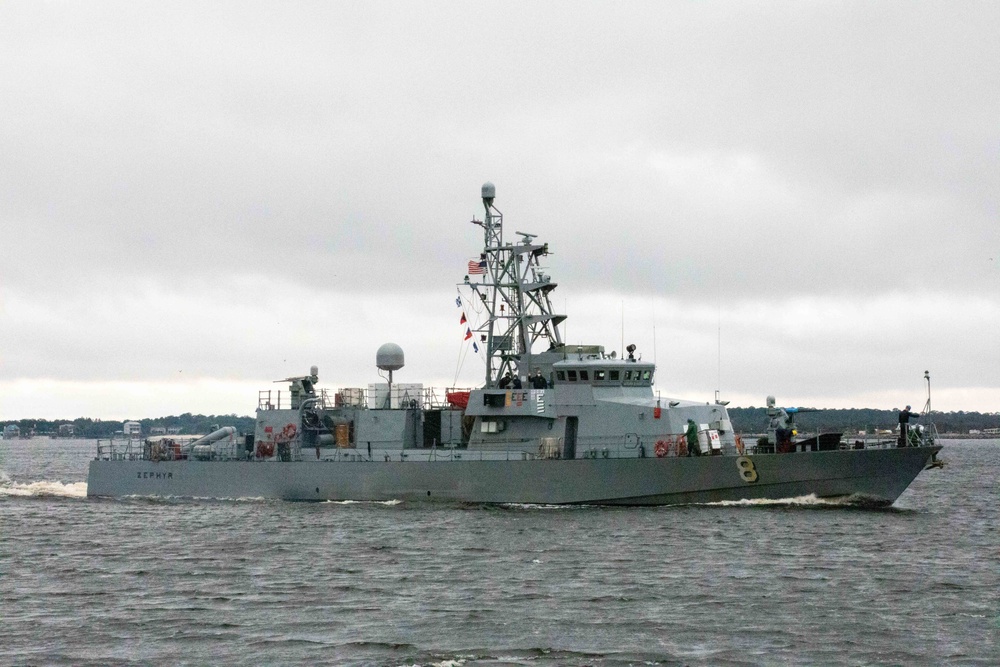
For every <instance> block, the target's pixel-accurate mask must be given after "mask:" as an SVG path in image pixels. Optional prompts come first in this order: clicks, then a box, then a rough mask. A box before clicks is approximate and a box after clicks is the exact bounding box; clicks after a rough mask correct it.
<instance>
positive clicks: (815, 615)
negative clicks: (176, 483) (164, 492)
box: [0, 439, 1000, 667]
mask: <svg viewBox="0 0 1000 667" xmlns="http://www.w3.org/2000/svg"><path fill="white" fill-rule="evenodd" d="M946 445H947V448H946V450H945V452H944V454H943V458H944V459H945V460H946V461H948V464H949V465H948V466H946V467H945V468H944V469H941V470H931V471H926V472H924V473H922V474H921V475H920V477H918V479H917V480H916V482H915V483H914V484H913V485H912V487H911V488H910V489H909V490H908V491H907V492H906V493H905V494H904V495H903V496H902V497H901V498H900V499H899V500H898V501H897V502H896V504H895V505H894V506H893V507H892V508H890V509H882V510H871V509H859V508H850V507H839V506H832V505H827V504H824V503H817V502H812V503H810V502H808V501H799V502H793V503H778V504H746V505H721V506H720V505H713V506H689V507H671V508H634V509H612V508H597V507H584V508H569V507H564V508H536V507H464V506H428V505H419V504H409V503H398V504H391V503H389V504H380V503H354V504H351V503H316V504H310V503H285V502H276V501H260V500H244V501H231V502H222V501H218V502H206V501H181V500H150V499H127V500H88V499H86V498H85V497H84V496H85V494H86V465H87V461H88V459H89V458H90V457H91V456H92V454H93V447H94V446H93V442H86V441H72V440H69V441H67V440H53V441H48V440H42V439H36V440H31V441H10V442H6V441H4V442H0V664H16V665H62V664H65V665H109V664H110V665H117V664H191V665H203V664H218V665H258V664H287V665H314V664H333V665H437V666H440V667H457V666H460V665H462V666H466V667H474V666H480V665H632V664H634V665H757V664H795V665H802V664H809V665H815V664H831V665H884V664H899V665H940V664H955V665H997V664H1000V642H998V636H1000V538H998V536H997V535H998V531H997V527H998V526H1000V522H998V514H1000V511H998V486H997V484H998V483H997V479H998V472H1000V441H997V440H991V441H982V440H981V441H953V442H947V443H946Z"/></svg>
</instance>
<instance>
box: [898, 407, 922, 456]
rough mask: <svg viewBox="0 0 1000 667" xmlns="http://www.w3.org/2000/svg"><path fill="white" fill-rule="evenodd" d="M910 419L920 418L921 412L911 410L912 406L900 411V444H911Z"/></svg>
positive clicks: (902, 445)
mask: <svg viewBox="0 0 1000 667" xmlns="http://www.w3.org/2000/svg"><path fill="white" fill-rule="evenodd" d="M910 419H920V413H916V412H910V406H909V405H907V406H906V409H905V410H900V411H899V446H900V447H907V446H909V444H910V423H909V422H910Z"/></svg>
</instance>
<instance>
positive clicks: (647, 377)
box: [642, 371, 653, 382]
mask: <svg viewBox="0 0 1000 667" xmlns="http://www.w3.org/2000/svg"><path fill="white" fill-rule="evenodd" d="M652 377H653V374H652V373H651V372H650V371H643V372H642V379H643V380H645V381H646V382H649V380H650V378H652Z"/></svg>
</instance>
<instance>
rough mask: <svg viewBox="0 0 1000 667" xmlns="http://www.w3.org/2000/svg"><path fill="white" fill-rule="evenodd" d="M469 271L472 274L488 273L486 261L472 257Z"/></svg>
mask: <svg viewBox="0 0 1000 667" xmlns="http://www.w3.org/2000/svg"><path fill="white" fill-rule="evenodd" d="M469 273H470V274H471V275H477V274H481V273H486V262H485V261H484V260H478V259H470V260H469Z"/></svg>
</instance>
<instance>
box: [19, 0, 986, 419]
mask: <svg viewBox="0 0 1000 667" xmlns="http://www.w3.org/2000/svg"><path fill="white" fill-rule="evenodd" d="M998 28H1000V10H998V9H997V7H996V6H995V5H994V4H991V3H966V4H963V5H961V6H958V7H956V6H953V5H949V4H934V3H922V4H920V5H918V6H913V5H893V4H880V5H874V6H872V5H869V4H866V3H847V4H843V3H842V4H836V5H819V4H801V3H771V4H745V3H728V4H714V5H710V6H704V5H670V4H668V5H662V4H660V3H649V4H638V5H636V4H633V5H628V6H622V5H619V4H613V3H598V4H589V5H584V6H579V5H577V4H568V3H567V4H545V5H542V6H537V5H534V4H530V3H527V4H522V5H517V4H514V5H511V4H507V5H503V6H502V7H497V6H495V5H490V4H486V3H483V4H477V3H459V4H444V3H441V4H438V3H429V4H422V5H421V4H411V5H403V6H399V5H397V4H389V3H387V4H377V3H375V4H373V3H366V4H365V5H363V6H357V7H352V6H344V5H337V4H334V5H326V4H322V3H282V4H278V3H260V4H253V5H246V4H243V3H234V4H228V5H226V4H223V5H219V4H213V5H211V6H203V5H199V4H196V3H192V4H189V5H161V4H155V3H149V4H142V3H96V4H94V3H92V4H75V3H49V4H45V5H40V4H36V3H6V4H4V5H3V7H2V8H0V118H2V120H3V122H2V123H0V151H2V154H3V155H4V162H5V165H4V168H3V169H0V225H2V228H3V230H4V235H3V236H4V240H5V243H4V247H5V258H4V261H3V263H2V264H0V278H2V283H0V312H2V313H3V316H4V318H5V319H6V320H7V321H16V322H17V323H18V326H16V327H7V328H5V329H4V331H3V333H0V345H2V349H3V352H2V356H0V379H6V380H10V381H12V380H14V379H17V378H31V377H36V376H38V375H39V374H41V375H43V376H45V377H49V378H56V377H64V378H67V379H78V380H81V381H90V382H97V381H100V380H106V379H116V380H120V379H130V380H136V381H150V382H152V381H156V380H160V379H163V378H165V377H167V376H168V375H169V374H171V373H173V374H176V373H178V371H179V370H181V369H179V368H175V366H186V367H189V368H190V367H194V368H195V369H197V370H196V371H195V372H196V374H198V375H199V377H220V378H229V377H236V378H239V379H248V374H249V375H250V376H254V377H257V376H259V375H264V376H265V377H270V375H274V374H275V373H276V372H279V373H280V372H285V369H284V366H283V364H284V363H291V362H278V361H276V359H277V355H275V354H274V350H273V347H274V345H275V341H276V340H282V341H285V343H283V344H287V346H288V348H289V349H290V350H293V351H294V354H293V358H294V359H296V363H301V364H305V365H306V366H308V364H309V363H312V362H311V361H310V359H313V358H314V356H315V355H314V354H311V353H310V352H309V348H312V349H314V350H315V349H317V348H320V349H321V348H324V347H330V348H332V349H331V351H330V352H329V353H327V352H324V354H329V357H328V358H329V362H328V364H327V365H341V364H344V363H345V362H344V361H343V359H342V357H343V356H345V355H346V356H358V355H360V356H361V357H365V358H366V355H367V356H370V355H368V353H367V352H357V348H356V347H352V346H363V345H365V344H369V343H370V342H371V337H372V336H375V335H384V337H392V336H393V331H394V330H398V329H399V327H396V328H395V329H393V327H390V326H388V325H383V323H382V322H383V319H387V320H389V321H390V323H391V320H392V319H393V314H392V313H391V312H390V311H389V306H390V305H395V306H396V307H397V308H400V307H403V308H404V310H403V311H402V312H405V316H406V317H412V316H413V313H412V312H411V311H410V310H408V309H406V308H405V306H406V305H407V304H413V303H420V304H422V305H423V308H424V312H423V313H421V317H422V318H423V315H426V316H427V317H426V319H421V325H422V326H424V327H425V328H426V330H427V331H433V332H434V336H414V337H413V342H414V344H415V345H419V346H422V345H424V344H426V345H428V346H434V345H437V344H439V343H438V339H440V338H442V337H444V338H447V336H449V335H451V332H452V329H453V328H454V327H453V326H452V323H451V322H442V323H440V324H435V317H441V318H442V319H444V318H447V317H450V313H448V312H447V311H445V312H444V313H442V314H440V315H439V314H438V313H435V312H433V309H434V306H433V305H432V304H435V303H438V302H441V301H447V299H448V297H447V295H448V294H450V293H451V287H450V285H452V284H453V283H455V282H457V281H459V280H460V279H461V276H462V266H463V264H464V262H465V261H466V260H467V259H468V258H469V257H471V256H474V255H475V254H476V253H477V252H478V242H479V237H478V235H477V234H476V228H474V227H472V226H470V225H468V224H467V221H468V220H469V219H470V218H471V217H472V216H473V215H481V204H480V203H479V202H478V198H477V195H478V186H479V184H480V183H481V182H482V181H484V180H492V181H494V182H495V183H497V186H498V201H497V204H498V206H499V207H500V209H501V210H503V211H504V213H505V215H506V216H507V220H508V224H509V225H510V228H511V229H512V230H513V229H519V230H524V231H531V232H534V233H538V234H540V235H541V236H542V237H543V238H545V239H546V240H549V241H551V242H552V244H553V249H554V250H555V253H556V254H554V255H553V256H552V257H551V258H550V260H551V261H550V263H551V264H552V266H553V269H554V273H555V274H556V278H557V279H558V280H559V281H560V282H561V284H562V285H561V287H560V289H559V291H558V292H557V295H559V297H560V298H563V299H565V300H566V301H567V302H568V303H571V304H574V305H575V306H576V307H577V308H579V309H580V312H571V313H570V315H571V316H573V317H574V318H577V317H578V319H579V321H580V322H581V323H583V322H595V323H598V324H597V326H599V323H600V322H601V320H602V317H604V313H602V312H596V313H592V312H590V310H589V308H590V307H591V306H590V301H591V300H590V299H588V295H592V294H594V293H601V294H612V295H614V294H619V295H621V296H620V298H621V299H631V298H640V299H643V300H650V302H652V301H653V300H660V301H662V300H664V299H667V300H672V301H671V302H672V303H673V302H676V303H677V304H678V306H677V307H678V308H679V309H680V310H682V311H690V310H697V309H700V308H703V307H705V304H708V307H709V309H710V310H711V309H713V308H714V309H716V310H718V309H719V308H724V309H725V311H726V312H740V313H743V315H744V316H745V318H746V321H747V323H748V324H747V326H746V328H745V329H734V331H733V332H732V334H731V335H733V336H734V337H735V336H737V335H738V336H740V337H741V338H745V339H746V341H747V343H746V348H745V351H746V354H743V353H741V355H740V361H739V364H738V367H739V368H743V369H744V372H745V375H746V381H745V384H746V385H747V389H746V391H747V393H748V394H750V393H752V392H753V391H754V390H753V389H752V388H751V387H750V386H749V385H751V384H752V383H753V382H754V381H755V379H769V378H768V377H767V376H766V373H767V371H766V368H768V364H762V363H757V362H753V361H752V360H754V359H758V360H759V359H760V358H766V359H769V360H772V361H774V362H775V364H777V359H776V358H780V357H782V356H786V357H787V356H793V357H795V359H796V361H795V362H794V364H787V363H786V364H785V366H787V365H794V366H796V367H798V368H813V367H816V368H828V369H829V371H830V372H828V373H826V374H825V375H824V374H823V373H821V372H819V373H817V374H816V375H813V374H811V373H806V372H802V371H798V372H796V373H794V374H789V373H785V374H784V375H783V377H790V375H795V376H796V377H798V382H797V383H796V382H790V384H789V386H788V390H789V391H790V392H794V393H798V394H801V393H802V392H804V391H813V389H812V388H811V386H810V384H809V383H811V382H813V379H814V378H815V379H816V381H819V379H820V378H826V379H824V380H823V381H824V382H831V383H832V382H833V380H831V379H829V378H831V377H836V375H837V369H839V368H843V367H844V365H845V363H846V365H847V366H848V367H855V366H857V365H858V363H859V362H860V361H861V360H864V362H865V363H864V367H866V368H875V367H877V368H878V370H879V371H880V374H879V377H883V378H884V377H887V376H891V377H893V378H895V380H894V381H895V382H896V383H897V384H898V383H899V382H903V381H904V378H903V377H897V376H896V375H894V373H893V370H892V369H894V368H897V367H899V366H900V365H904V364H907V363H909V362H908V360H906V359H903V358H899V357H897V356H895V355H893V354H892V350H893V349H898V348H903V349H907V348H918V349H919V350H920V353H921V354H920V356H921V358H922V359H925V360H928V361H927V362H921V363H917V365H918V366H919V365H922V364H923V363H931V362H932V361H935V360H936V361H938V367H940V368H942V369H944V368H948V369H963V370H962V371H961V374H959V375H957V376H956V377H955V378H954V381H953V382H952V385H953V386H954V387H955V388H956V390H957V388H960V387H963V386H966V387H971V386H976V387H979V386H987V387H992V389H991V391H992V392H994V393H993V394H991V396H992V397H993V398H991V399H989V400H993V401H994V402H995V403H997V402H1000V389H998V388H997V386H996V380H995V379H990V376H989V374H981V373H980V372H979V370H977V369H981V368H983V367H984V366H985V367H991V366H992V367H993V368H994V369H995V368H998V367H1000V358H998V354H1000V353H998V352H997V346H996V344H995V342H994V341H993V340H992V338H991V337H990V336H988V335H987V334H986V333H985V332H987V331H991V330H992V331H995V330H996V328H997V325H998V324H1000V319H998V318H1000V316H998V315H996V312H997V304H998V299H1000V296H998V295H1000V231H998V229H1000V225H998V224H997V217H998V216H997V214H998V210H997V209H998V207H997V194H996V193H997V191H998V188H997V186H998V182H997V174H998V170H997V165H998V163H1000V141H998V139H1000V137H998V133H997V126H996V122H995V119H996V118H998V117H1000V108H998V107H1000V95H997V90H996V81H997V80H1000V71H998V70H1000V64H998V63H1000V57H998V56H1000V53H998V51H1000V47H998V46H997V43H996V39H995V35H996V33H997V32H998ZM609 298H610V303H613V302H614V297H613V296H612V297H609ZM673 300H675V301H673ZM376 303H378V304H383V306H382V308H380V309H379V311H378V312H379V313H380V315H379V316H375V315H372V314H368V313H367V311H366V310H365V309H366V308H368V307H370V304H376ZM791 303H795V304H799V305H797V306H796V307H795V308H792V309H791V310H792V312H795V313H798V314H799V315H800V317H802V318H812V319H813V320H814V321H818V322H833V321H837V320H838V318H843V317H849V318H860V319H861V322H860V324H861V325H864V328H865V329H869V330H870V329H872V328H874V329H876V330H878V329H883V328H884V327H885V326H886V325H887V323H889V322H892V321H893V318H894V317H897V316H899V312H900V311H901V310H903V309H907V310H909V309H912V310H914V311H917V312H920V315H919V317H918V316H912V317H911V316H909V315H908V316H907V317H906V318H901V320H902V321H903V322H904V323H905V328H904V329H903V330H902V331H900V332H899V335H898V336H897V337H895V338H892V339H891V340H892V344H891V345H889V346H888V349H885V350H883V349H882V348H881V344H882V343H884V337H880V336H878V335H875V334H873V335H870V336H857V337H847V338H846V339H838V340H833V339H829V338H825V337H823V336H818V337H811V338H810V337H807V338H791V339H785V338H783V337H781V336H778V333H780V332H769V333H768V336H767V337H765V336H763V335H762V334H761V333H760V332H761V331H762V325H761V323H770V322H772V321H773V320H774V319H775V318H776V317H780V316H779V315H776V314H775V312H776V309H779V308H785V309H787V308H789V307H790V306H789V304H791ZM747 304H756V308H755V309H750V310H746V308H747ZM802 304H805V305H802ZM845 304H856V307H857V308H858V309H859V310H858V312H860V313H861V315H858V313H851V312H847V313H845V312H844V308H845ZM876 305H877V308H876ZM930 306H932V307H930ZM970 309H973V311H972V312H970ZM278 310H280V311H283V312H290V313H293V314H294V317H292V318H286V319H285V320H284V323H282V324H281V325H278V324H277V322H278V321H279V320H278V319H277V318H275V317H272V314H273V313H274V312H275V311H278ZM397 317H398V313H397ZM380 318H381V319H380ZM980 318H985V319H980ZM963 319H965V320H969V319H971V320H972V321H975V322H977V325H976V327H964V328H963V327H962V326H961V322H962V321H963ZM574 321H576V319H571V320H570V326H571V327H573V326H575V325H574V324H573V322H574ZM345 323H348V324H346V325H345ZM792 324H795V322H794V319H793V321H792V322H790V323H789V325H792ZM345 326H348V327H350V328H351V329H352V330H363V329H364V328H365V327H368V328H369V330H370V331H372V332H373V333H371V334H369V336H367V337H365V336H360V337H356V338H352V337H346V338H345V341H346V342H345V343H343V344H341V345H335V344H331V340H337V338H338V336H340V335H341V333H340V332H341V331H342V330H343V329H344V327H345ZM956 328H961V329H962V333H961V335H959V336H957V338H958V339H960V340H961V341H963V344H962V345H961V346H960V347H958V346H955V345H952V344H951V343H949V337H952V338H954V337H955V336H956V335H955V334H954V332H953V330H954V329H956ZM573 331H579V332H580V333H581V334H582V333H583V331H582V329H573ZM609 336H610V339H611V341H612V342H613V341H614V340H615V332H614V331H610V333H609ZM697 339H698V336H693V337H691V338H690V340H688V342H689V343H691V344H693V345H696V344H697ZM378 340H381V339H380V338H379V339H378ZM608 344H610V343H608ZM446 347H447V346H446ZM455 347H457V344H456V346H455ZM696 347H697V345H696ZM408 349H410V348H408ZM697 349H698V350H699V352H700V353H701V354H703V355H706V356H708V357H711V358H714V357H715V356H716V353H715V352H713V351H712V350H711V349H702V348H701V347H697ZM740 349H741V350H743V349H744V348H740ZM799 349H801V352H797V351H796V350H799ZM416 352H418V350H416V349H414V353H416ZM420 353H421V354H419V355H416V354H415V355H414V359H415V360H416V359H417V358H419V357H420V356H422V355H423V354H424V351H423V350H420ZM426 354H427V355H428V356H427V362H426V363H427V368H418V369H415V370H421V371H426V372H429V373H430V374H432V375H435V377H442V378H444V379H448V380H453V379H454V377H453V376H454V373H451V372H449V373H440V372H439V371H440V369H441V368H442V367H450V366H452V365H453V363H454V362H453V354H454V350H453V349H445V350H444V351H443V352H440V351H436V352H434V353H433V356H431V353H426ZM688 356H693V355H688ZM970 357H971V358H977V359H979V360H981V362H985V363H979V364H970V363H967V359H969V358H970ZM281 358H282V359H285V358H287V355H285V356H282V357H281ZM837 358H839V359H837ZM880 359H882V360H885V363H884V365H882V366H878V360H880ZM845 360H847V361H846V362H845ZM851 360H854V362H853V363H851ZM188 361H190V362H191V363H186V362H188ZM415 363H416V362H415ZM671 363H680V361H679V360H674V361H672V362H671ZM914 363H916V362H914ZM777 365H781V364H777ZM708 366H711V364H710V363H709V364H708ZM237 368H238V369H240V370H235V369H237ZM258 368H259V369H260V370H258ZM346 368H349V370H348V375H349V377H355V376H356V377H357V379H358V381H361V380H362V379H364V378H365V377H367V375H366V372H367V371H366V365H360V363H359V364H358V365H357V366H354V365H353V361H352V362H350V363H347V364H346ZM714 372H716V371H713V370H712V369H711V368H709V369H708V370H705V369H704V368H701V369H699V368H698V367H697V366H693V367H691V368H690V369H687V370H685V371H684V373H689V374H690V375H691V377H692V378H693V377H694V376H695V375H697V374H699V373H701V374H702V376H704V375H710V374H711V373H714ZM729 372H730V373H732V374H733V376H734V381H735V379H736V377H739V373H740V371H739V370H738V368H733V369H732V370H731V371H729ZM909 372H910V371H909V370H907V371H906V373H907V374H908V373H909ZM667 373H668V374H669V373H671V371H670V370H668V371H667ZM351 374H353V375H351ZM477 374H478V371H477V372H476V373H474V374H472V377H473V378H475V377H476V375H477ZM762 374H763V376H764V377H762ZM661 375H664V374H663V373H662V372H661ZM171 377H172V376H171ZM905 377H908V375H906V376H905ZM992 377H994V378H995V373H994V374H993V376H992ZM740 382H743V381H742V380H741V381H740ZM690 384H691V386H692V387H695V386H696V385H698V382H697V381H695V380H692V381H691V383H690ZM709 384H715V383H709ZM772 384H773V383H772ZM843 386H844V389H843V391H844V392H846V391H848V390H849V388H850V382H849V381H848V380H847V379H846V378H845V379H844V385H843ZM855 388H856V387H855ZM698 390H699V391H700V390H701V389H700V388H699V389H698ZM887 390H888V391H891V389H887ZM814 393H815V392H814ZM827 393H828V394H829V393H835V392H827ZM7 404H10V402H9V401H7ZM998 407H1000V406H998Z"/></svg>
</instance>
